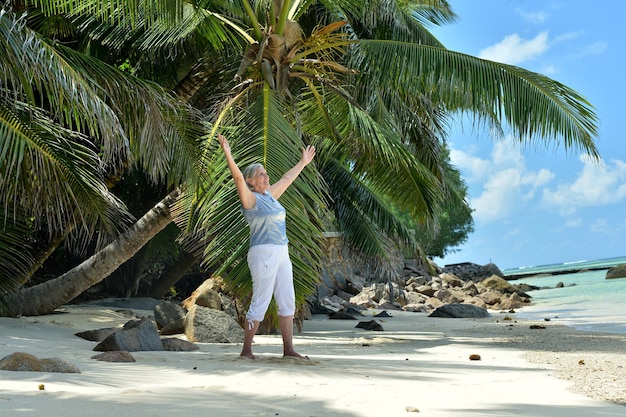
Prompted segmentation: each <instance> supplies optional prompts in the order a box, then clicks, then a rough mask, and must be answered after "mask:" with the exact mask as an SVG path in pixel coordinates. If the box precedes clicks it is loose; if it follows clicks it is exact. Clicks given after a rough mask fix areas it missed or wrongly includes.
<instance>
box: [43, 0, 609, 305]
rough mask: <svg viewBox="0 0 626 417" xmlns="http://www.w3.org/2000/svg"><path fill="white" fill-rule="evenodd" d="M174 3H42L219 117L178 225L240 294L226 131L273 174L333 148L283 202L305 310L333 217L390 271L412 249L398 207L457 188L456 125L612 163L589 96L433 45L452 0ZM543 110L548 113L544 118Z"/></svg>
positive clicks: (416, 210) (412, 206)
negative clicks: (469, 119)
mask: <svg viewBox="0 0 626 417" xmlns="http://www.w3.org/2000/svg"><path fill="white" fill-rule="evenodd" d="M79 3H80V2H79ZM165 3H167V4H168V7H170V6H171V8H167V9H166V10H156V9H149V8H148V7H147V5H148V4H152V3H148V2H146V3H143V2H139V3H136V2H128V1H124V0H120V1H118V2H106V4H107V7H91V8H90V7H86V6H85V7H82V6H81V7H76V8H75V9H74V10H69V9H66V10H64V9H63V7H64V6H63V5H60V6H59V5H58V4H56V2H52V1H46V0H42V1H41V4H42V5H44V6H46V5H48V6H52V5H54V6H58V7H57V8H54V7H49V9H50V10H56V11H64V12H66V13H71V14H73V16H75V18H76V19H77V20H76V21H77V22H78V23H80V24H81V25H82V27H84V28H86V30H87V32H86V33H87V34H88V35H90V36H89V37H87V38H85V39H86V40H89V42H87V41H85V45H89V47H90V48H93V49H97V50H98V51H99V53H101V49H103V48H107V47H109V48H113V47H116V48H118V50H122V49H124V48H129V47H132V48H130V50H131V51H132V52H133V53H132V54H129V56H128V58H129V60H130V62H131V63H132V66H133V68H134V71H135V73H136V74H141V75H142V77H150V78H153V79H155V80H156V79H158V80H160V81H159V82H161V83H163V85H167V86H168V88H172V89H173V90H174V91H176V93H177V94H178V96H179V97H181V98H184V99H185V100H187V101H188V103H190V104H192V105H194V106H195V107H197V108H201V109H203V111H204V112H205V113H206V114H207V115H208V117H210V119H211V120H212V126H211V129H210V131H209V132H208V133H207V134H206V135H205V136H204V137H203V140H204V143H203V145H204V149H203V151H202V152H201V153H200V154H199V155H198V159H197V160H196V162H197V163H198V166H201V167H203V169H202V172H201V174H202V175H196V176H194V177H193V178H188V179H187V180H186V181H185V182H184V197H185V198H183V199H181V200H180V201H179V203H178V205H177V206H176V208H175V210H174V211H173V214H174V218H175V220H176V221H177V224H178V225H179V226H180V227H181V228H182V229H183V230H185V231H186V232H187V233H188V235H187V236H186V237H185V242H186V247H187V248H189V249H190V250H197V251H202V253H203V261H204V264H205V265H206V266H212V265H215V264H219V265H220V266H221V267H222V271H227V272H228V273H229V278H230V282H231V283H232V284H233V286H234V287H235V288H237V289H239V290H240V291H241V294H245V293H246V292H247V291H248V290H249V284H248V281H247V280H246V277H247V273H246V272H245V267H244V266H243V263H242V262H240V260H241V259H242V258H243V256H242V255H243V252H244V251H245V248H246V239H247V231H246V227H245V224H244V223H243V219H242V218H241V216H240V215H239V213H238V210H237V202H236V197H235V193H234V190H232V189H231V188H229V187H230V185H229V181H228V178H227V177H228V174H227V170H226V169H225V163H224V161H223V159H222V158H221V155H220V154H219V153H215V152H213V151H214V150H215V149H216V144H215V142H214V141H213V140H212V139H213V137H214V135H215V132H217V131H218V130H220V131H222V132H224V133H225V134H228V135H229V136H230V137H231V142H232V144H233V149H234V150H235V151H236V152H235V153H236V157H237V160H238V161H239V163H241V164H246V163H249V162H252V161H255V162H256V161H262V162H263V163H264V164H265V165H266V167H267V169H268V172H269V173H270V175H271V176H274V177H276V176H277V175H279V174H280V173H282V172H284V171H285V170H286V168H287V167H289V166H290V165H291V164H292V163H293V159H290V158H297V155H298V151H297V148H298V147H300V146H302V145H303V144H305V143H310V142H313V143H315V144H316V145H317V146H318V148H320V152H319V155H320V158H319V159H318V160H317V161H316V166H317V170H308V171H307V172H306V173H305V175H303V177H302V178H301V181H299V182H298V183H297V184H295V187H293V188H292V189H290V192H289V193H288V194H287V195H286V196H285V197H284V200H285V206H286V207H287V209H288V211H289V213H290V215H291V218H290V220H291V222H290V223H289V224H288V233H289V237H290V241H291V243H292V246H293V248H294V252H295V254H296V256H294V267H295V271H296V281H297V282H296V285H297V292H298V294H300V295H301V298H300V301H301V302H302V299H303V298H302V297H304V296H306V295H307V293H310V291H311V289H312V288H313V286H314V284H315V281H316V278H317V274H316V266H317V264H318V261H319V259H320V253H319V247H318V245H317V243H318V241H319V239H320V235H321V233H320V231H321V230H322V227H323V226H322V225H323V223H322V220H321V219H322V218H327V216H326V213H328V212H329V211H330V212H332V214H333V216H332V219H333V222H334V224H335V226H336V227H337V228H338V229H339V230H341V231H343V232H344V233H345V236H346V239H347V240H348V241H349V242H350V244H352V245H354V246H355V247H356V248H358V249H359V250H361V251H362V252H364V253H366V254H370V255H371V256H377V257H378V259H381V260H382V261H383V262H384V260H385V259H391V255H390V250H389V247H388V245H385V244H382V243H381V242H388V241H389V238H391V237H396V238H398V239H401V240H405V241H407V242H409V243H410V242H411V235H410V233H408V230H407V229H406V227H404V225H403V223H402V222H401V221H399V220H398V219H397V218H396V216H394V215H393V211H392V210H390V208H389V204H387V203H386V202H387V201H391V202H392V204H393V205H395V206H397V207H398V208H400V209H402V211H407V212H410V213H411V215H412V216H414V217H420V218H421V219H424V220H428V219H432V218H433V217H435V214H436V213H437V211H438V210H439V207H440V204H441V202H442V201H443V200H444V199H445V196H446V194H447V193H449V192H450V187H451V185H450V184H447V183H446V181H445V176H444V175H443V168H442V167H443V165H442V161H443V159H442V155H441V149H442V146H441V142H442V141H444V140H445V134H446V130H445V126H446V121H447V119H449V118H450V117H453V116H454V115H456V114H458V113H463V112H469V113H472V114H473V115H475V117H476V119H477V120H479V121H486V122H488V123H491V124H492V125H493V126H494V127H498V128H500V129H502V130H504V129H510V130H511V131H512V132H513V133H514V134H515V135H516V136H517V137H518V138H519V140H520V141H524V142H528V143H535V142H536V141H540V143H545V142H546V141H555V142H556V143H562V144H563V145H564V146H565V147H567V148H574V149H576V150H580V151H585V152H587V153H589V154H591V155H592V156H595V157H598V153H597V149H596V147H595V143H594V138H595V137H596V134H597V126H596V122H597V120H596V117H595V114H594V112H593V108H592V107H591V105H590V104H589V103H588V102H587V101H586V100H585V99H584V97H582V96H581V95H579V94H578V93H576V92H575V91H573V90H572V89H570V88H568V87H566V86H564V85H562V84H561V83H558V82H557V81H554V80H551V79H549V78H547V77H545V76H542V75H540V74H536V73H532V72H529V71H526V70H524V69H522V68H518V67H513V66H509V65H505V64H500V63H496V62H490V61H486V60H481V59H478V58H475V57H471V56H468V55H464V54H460V53H456V52H453V51H449V50H447V49H445V48H444V47H443V46H442V45H441V44H440V43H439V42H438V41H437V40H436V39H435V38H434V37H433V36H432V35H431V34H430V33H429V32H428V30H427V29H426V28H427V26H428V25H429V24H443V23H448V22H450V21H453V20H454V17H455V16H454V13H453V12H452V11H451V9H450V6H449V4H448V2H447V1H435V0H431V1H426V0H423V1H402V2H389V1H372V2H362V1H356V0H332V1H331V0H318V1H300V0H294V1H278V0H276V1H269V0H259V1H256V2H254V4H250V3H249V2H248V1H247V0H241V1H235V2H229V3H224V2H218V1H209V0H207V1H204V2H196V3H195V8H194V7H192V6H191V5H190V4H188V3H186V2H164V3H161V2H157V3H156V4H155V6H154V7H156V8H158V7H160V6H162V5H163V4H165ZM72 4H73V5H75V4H76V3H72ZM80 4H81V5H82V4H85V5H92V4H95V5H99V4H104V2H99V1H96V0H91V1H85V2H83V3H80ZM111 4H113V5H116V6H118V7H117V8H116V7H113V8H111V7H109V6H110V5H111ZM134 4H139V5H140V6H142V7H140V8H137V9H134V8H132V7H130V6H131V5H134ZM125 6H128V7H126V8H125ZM143 6H145V7H143ZM67 7H68V8H69V5H68V6H67ZM46 8H47V7H43V9H46ZM94 10H95V11H96V13H92V12H93V11H94ZM108 10H116V11H118V12H121V11H124V12H127V13H125V14H124V13H116V14H111V15H110V14H108V13H109V12H108ZM88 12H89V13H88ZM120 17H128V18H125V19H120ZM157 19H160V20H159V22H158V23H159V24H153V23H154V22H155V21H156V20H157ZM164 21H165V22H176V25H171V24H170V25H164V24H163V22H164ZM117 22H124V23H125V25H118V24H117ZM173 27H175V28H176V29H175V30H174V29H172V28H173ZM127 28H131V29H132V30H126V29H127ZM172 43H174V44H176V45H177V46H178V49H176V50H177V51H184V53H182V52H180V53H179V55H177V56H176V57H175V59H172V60H171V61H167V60H166V56H169V57H171V56H172V54H171V53H170V54H169V55H168V54H166V53H165V52H163V51H170V52H171V51H173V50H174V49H172V48H167V47H166V46H167V45H171V44H172ZM94 44H97V45H96V46H97V48H96V47H94V46H93V45H94ZM150 50H154V51H157V53H150V54H149V53H148V51H150ZM151 62H155V63H158V64H159V65H158V68H159V71H158V72H157V71H156V70H154V69H153V68H154V67H152V66H151V65H150V63H151ZM163 62H169V64H168V65H165V66H164V65H163ZM172 63H174V64H175V65H173V64H172ZM164 68H167V69H168V70H164ZM170 69H171V70H170ZM174 70H177V71H174ZM181 74H182V75H181ZM103 75H104V74H103ZM106 75H110V74H106ZM101 82H102V81H101ZM538 107H541V108H542V109H544V111H542V112H541V113H533V112H532V109H533V108H538ZM195 172H198V171H195ZM407 196H410V199H409V198H407ZM198 236H201V237H202V239H197V237H198ZM396 240H397V239H396Z"/></svg>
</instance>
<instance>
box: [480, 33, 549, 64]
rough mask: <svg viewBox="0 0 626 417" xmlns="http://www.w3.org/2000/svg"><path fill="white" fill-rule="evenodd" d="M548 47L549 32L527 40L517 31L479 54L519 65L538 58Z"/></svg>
mask: <svg viewBox="0 0 626 417" xmlns="http://www.w3.org/2000/svg"><path fill="white" fill-rule="evenodd" d="M547 49H548V32H546V31H544V32H541V33H539V34H538V35H537V36H535V37H534V38H533V39H530V40H525V39H522V38H520V36H519V35H518V34H516V33H514V34H512V35H508V36H506V37H505V38H504V39H503V40H502V41H501V42H499V43H497V44H495V45H492V46H489V47H487V48H485V49H483V50H482V51H480V53H479V54H478V56H479V57H480V58H483V59H488V60H490V61H496V62H503V63H506V64H511V65H518V64H520V63H522V62H525V61H528V60H531V59H534V58H536V57H537V56H539V55H541V54H543V53H544V52H545V51H546V50H547Z"/></svg>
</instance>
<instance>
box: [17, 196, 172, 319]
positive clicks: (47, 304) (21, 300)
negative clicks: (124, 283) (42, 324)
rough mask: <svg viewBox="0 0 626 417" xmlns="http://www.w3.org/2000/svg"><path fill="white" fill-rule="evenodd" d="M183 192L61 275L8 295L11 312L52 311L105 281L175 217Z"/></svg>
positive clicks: (158, 206) (25, 314)
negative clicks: (172, 208) (173, 207)
mask: <svg viewBox="0 0 626 417" xmlns="http://www.w3.org/2000/svg"><path fill="white" fill-rule="evenodd" d="M179 193H180V191H179V190H175V191H172V192H171V193H170V194H168V195H167V196H166V197H165V198H164V199H163V200H161V201H160V202H159V203H158V204H157V205H156V206H154V207H153V208H152V209H151V210H150V211H148V212H147V213H146V214H145V215H144V216H143V217H142V218H141V219H139V220H138V221H137V222H136V223H135V224H134V225H133V226H132V227H131V228H130V229H128V230H127V231H126V232H124V233H123V234H122V235H121V236H120V237H119V238H117V239H116V240H115V241H113V242H112V243H110V244H109V245H107V246H106V247H105V248H103V249H102V250H100V251H99V252H98V253H96V254H94V255H93V256H92V257H91V258H89V259H87V260H86V261H84V262H83V263H81V264H80V265H78V266H76V267H75V268H73V269H71V270H69V271H68V272H66V273H65V274H63V275H61V276H60V277H57V278H54V279H52V280H50V281H46V282H43V283H41V284H38V285H35V286H32V287H28V288H23V289H21V290H19V291H17V292H15V293H12V294H9V295H7V297H6V305H8V307H9V311H8V314H10V315H11V316H19V315H22V316H38V315H42V314H50V313H52V312H53V311H54V310H55V309H56V308H58V307H60V306H62V305H63V304H65V303H68V302H69V301H72V300H73V299H74V298H76V297H77V296H78V295H80V294H81V293H82V292H83V291H85V290H86V289H88V288H90V287H91V286H93V285H95V284H97V283H99V282H100V281H102V280H103V279H104V278H106V277H107V276H109V275H110V274H111V273H112V272H113V271H115V270H116V269H117V268H118V267H119V266H120V265H122V264H123V263H124V262H126V261H127V260H128V259H130V258H131V257H132V256H133V255H134V254H136V253H137V252H138V251H139V250H140V249H141V248H142V247H143V246H144V245H145V244H146V243H148V242H149V241H150V239H152V238H153V237H154V236H155V235H156V234H157V233H159V232H160V231H161V230H163V229H164V228H165V227H166V226H167V225H168V224H169V223H170V222H171V221H172V216H171V213H170V208H169V206H170V205H171V204H172V203H173V202H174V200H175V199H176V197H177V196H178V194H179Z"/></svg>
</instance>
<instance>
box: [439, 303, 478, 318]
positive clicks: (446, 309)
mask: <svg viewBox="0 0 626 417" xmlns="http://www.w3.org/2000/svg"><path fill="white" fill-rule="evenodd" d="M489 316H490V314H489V311H487V309H485V308H482V307H478V306H475V305H473V304H446V305H443V306H441V307H437V308H436V309H435V311H433V312H432V313H430V315H429V316H428V317H446V318H463V319H465V318H478V319H482V318H486V317H489Z"/></svg>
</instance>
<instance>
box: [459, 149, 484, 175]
mask: <svg viewBox="0 0 626 417" xmlns="http://www.w3.org/2000/svg"><path fill="white" fill-rule="evenodd" d="M450 161H451V162H452V164H454V165H455V166H456V167H457V168H459V169H460V170H461V171H462V172H463V177H464V179H465V180H466V181H480V180H482V179H484V178H485V175H487V173H488V170H489V165H490V163H489V161H487V160H486V159H482V158H479V157H476V156H473V155H472V154H470V153H467V152H464V151H461V150H458V149H450Z"/></svg>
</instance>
